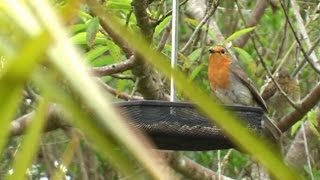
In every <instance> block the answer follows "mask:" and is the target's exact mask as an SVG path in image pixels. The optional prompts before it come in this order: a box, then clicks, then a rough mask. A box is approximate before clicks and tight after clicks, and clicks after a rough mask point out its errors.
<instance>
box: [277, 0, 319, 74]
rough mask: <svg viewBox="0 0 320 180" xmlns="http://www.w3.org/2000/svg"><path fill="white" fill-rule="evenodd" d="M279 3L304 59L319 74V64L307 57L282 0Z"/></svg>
mask: <svg viewBox="0 0 320 180" xmlns="http://www.w3.org/2000/svg"><path fill="white" fill-rule="evenodd" d="M280 5H281V8H282V10H283V12H284V15H285V17H286V19H287V21H288V24H289V27H290V29H291V31H292V33H293V36H294V37H295V39H296V41H297V43H298V44H299V47H300V49H301V52H302V54H303V56H304V58H305V60H306V61H307V62H308V63H309V64H310V66H311V67H312V69H314V70H315V71H316V72H317V73H318V74H320V67H319V64H316V62H314V61H312V60H311V59H310V58H309V56H308V54H307V53H306V51H305V50H304V48H303V45H302V43H301V41H300V39H299V37H298V35H297V33H296V31H295V30H294V27H293V25H292V23H291V21H290V19H289V15H288V13H287V11H286V9H285V7H284V4H283V2H282V0H280Z"/></svg>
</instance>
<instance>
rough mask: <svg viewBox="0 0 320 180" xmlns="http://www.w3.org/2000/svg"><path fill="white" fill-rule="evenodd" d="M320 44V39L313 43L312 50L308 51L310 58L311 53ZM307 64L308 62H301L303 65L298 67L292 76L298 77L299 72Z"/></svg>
mask: <svg viewBox="0 0 320 180" xmlns="http://www.w3.org/2000/svg"><path fill="white" fill-rule="evenodd" d="M319 43H320V37H319V38H318V39H317V40H316V41H315V42H314V43H313V45H312V46H311V48H310V49H309V51H308V56H309V57H310V55H311V53H312V52H313V51H314V49H315V48H316V47H317V46H318V45H319ZM305 64H306V61H301V63H300V64H299V65H298V67H297V69H296V70H295V71H294V72H293V74H292V76H293V77H296V76H297V75H298V73H299V71H300V70H301V69H302V68H303V67H304V65H305Z"/></svg>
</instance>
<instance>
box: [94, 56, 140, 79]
mask: <svg viewBox="0 0 320 180" xmlns="http://www.w3.org/2000/svg"><path fill="white" fill-rule="evenodd" d="M135 65H136V60H135V57H134V56H131V57H130V58H129V59H127V60H124V61H121V62H120V63H117V64H111V65H107V66H102V67H95V68H92V70H91V72H92V74H93V75H94V76H107V75H111V74H115V73H119V72H123V71H127V70H129V69H132V68H133V67H134V66H135Z"/></svg>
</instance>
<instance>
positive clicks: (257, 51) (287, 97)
mask: <svg viewBox="0 0 320 180" xmlns="http://www.w3.org/2000/svg"><path fill="white" fill-rule="evenodd" d="M235 2H236V4H237V6H238V10H239V15H240V18H241V19H242V21H243V22H244V24H246V21H245V19H244V16H243V14H242V12H241V9H240V6H239V3H238V0H235ZM253 33H255V31H253ZM255 35H256V36H257V34H256V33H255ZM249 37H250V39H251V41H252V44H253V48H254V49H255V51H256V53H257V55H258V59H259V61H260V62H261V64H262V66H263V68H264V69H265V71H266V72H267V75H268V76H269V78H271V80H272V81H273V83H274V84H275V86H276V87H277V89H278V90H279V92H280V93H281V95H282V96H283V97H285V98H286V100H287V101H288V102H289V103H290V104H291V106H292V107H294V108H295V109H298V106H297V105H296V103H295V102H294V101H293V100H292V99H291V98H290V97H289V96H288V95H287V94H286V93H285V92H284V91H283V89H282V88H281V86H280V85H279V83H278V81H277V80H276V79H275V78H274V77H273V75H272V73H271V71H270V69H269V68H268V66H267V65H266V63H265V62H264V60H263V58H262V56H261V54H260V53H259V50H258V47H257V45H256V42H255V39H254V38H253V37H252V35H251V33H250V34H249Z"/></svg>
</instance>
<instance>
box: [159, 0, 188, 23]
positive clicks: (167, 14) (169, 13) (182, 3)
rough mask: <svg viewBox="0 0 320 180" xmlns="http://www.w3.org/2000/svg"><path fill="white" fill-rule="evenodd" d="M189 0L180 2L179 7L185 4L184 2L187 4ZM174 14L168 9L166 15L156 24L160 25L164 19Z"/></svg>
mask: <svg viewBox="0 0 320 180" xmlns="http://www.w3.org/2000/svg"><path fill="white" fill-rule="evenodd" d="M188 1H189V0H184V1H182V2H181V3H180V4H179V7H181V6H183V5H184V4H186V3H187V2H188ZM171 14H172V10H170V11H168V12H167V13H166V14H165V15H164V16H162V17H161V18H160V19H159V20H158V21H157V22H156V23H155V24H154V25H155V26H157V25H159V24H160V23H161V22H162V21H163V20H164V19H166V18H167V17H169V16H171Z"/></svg>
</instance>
